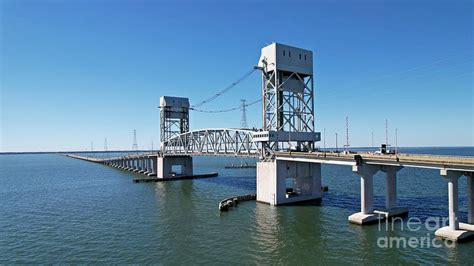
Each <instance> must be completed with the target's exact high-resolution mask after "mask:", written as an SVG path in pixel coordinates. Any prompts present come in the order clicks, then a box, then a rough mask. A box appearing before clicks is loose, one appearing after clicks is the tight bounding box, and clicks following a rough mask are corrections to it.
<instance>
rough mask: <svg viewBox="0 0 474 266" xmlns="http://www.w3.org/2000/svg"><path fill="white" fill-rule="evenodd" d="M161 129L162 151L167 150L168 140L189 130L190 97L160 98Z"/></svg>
mask: <svg viewBox="0 0 474 266" xmlns="http://www.w3.org/2000/svg"><path fill="white" fill-rule="evenodd" d="M160 130H161V132H160V138H161V143H160V144H161V145H160V146H161V147H160V148H161V151H165V150H166V141H168V140H169V139H171V138H173V137H176V136H178V135H179V134H183V133H186V132H188V131H189V100H188V98H180V97H170V96H162V97H161V98H160Z"/></svg>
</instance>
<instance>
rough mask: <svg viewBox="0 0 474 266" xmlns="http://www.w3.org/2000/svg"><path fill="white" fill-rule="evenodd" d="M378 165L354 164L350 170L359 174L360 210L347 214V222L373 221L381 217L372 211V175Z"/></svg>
mask: <svg viewBox="0 0 474 266" xmlns="http://www.w3.org/2000/svg"><path fill="white" fill-rule="evenodd" d="M379 169H380V167H379V166H371V165H366V164H364V165H354V166H353V167H352V171H353V172H355V173H357V174H358V175H359V176H360V212H358V213H354V214H352V215H351V216H349V218H348V219H349V222H351V223H355V224H368V223H374V222H376V221H378V219H380V217H382V215H380V214H375V213H374V212H373V211H374V205H373V204H374V175H375V174H376V173H377V172H378V171H379Z"/></svg>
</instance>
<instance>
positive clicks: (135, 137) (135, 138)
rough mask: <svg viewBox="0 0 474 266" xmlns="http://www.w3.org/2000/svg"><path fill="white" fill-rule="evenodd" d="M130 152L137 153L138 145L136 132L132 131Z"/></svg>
mask: <svg viewBox="0 0 474 266" xmlns="http://www.w3.org/2000/svg"><path fill="white" fill-rule="evenodd" d="M132 150H134V151H138V144H137V130H136V129H134V130H133V145H132Z"/></svg>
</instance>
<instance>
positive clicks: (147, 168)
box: [144, 156, 151, 175]
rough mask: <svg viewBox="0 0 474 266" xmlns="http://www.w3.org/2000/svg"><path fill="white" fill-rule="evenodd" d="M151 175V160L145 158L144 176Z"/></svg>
mask: <svg viewBox="0 0 474 266" xmlns="http://www.w3.org/2000/svg"><path fill="white" fill-rule="evenodd" d="M150 173H151V158H150V157H149V156H146V157H145V172H144V174H145V175H148V174H150Z"/></svg>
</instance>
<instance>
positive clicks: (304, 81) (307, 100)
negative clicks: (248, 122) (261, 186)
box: [259, 43, 320, 150]
mask: <svg viewBox="0 0 474 266" xmlns="http://www.w3.org/2000/svg"><path fill="white" fill-rule="evenodd" d="M259 67H260V69H261V70H262V100H263V101H262V108H263V112H262V113H263V118H262V120H263V130H265V131H277V132H279V134H278V136H279V139H278V140H277V141H274V142H271V143H269V145H270V147H269V149H271V150H281V149H284V148H286V147H288V146H290V147H291V146H293V145H292V144H291V143H292V142H296V147H297V148H298V149H306V150H312V149H313V146H314V142H315V141H319V140H320V134H319V133H316V132H314V99H313V53H312V52H311V51H309V50H305V49H300V48H296V47H292V46H288V45H283V44H278V43H273V44H271V45H269V46H266V47H264V48H263V49H262V55H261V57H260V61H259Z"/></svg>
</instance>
